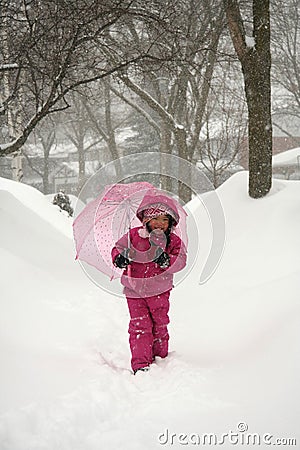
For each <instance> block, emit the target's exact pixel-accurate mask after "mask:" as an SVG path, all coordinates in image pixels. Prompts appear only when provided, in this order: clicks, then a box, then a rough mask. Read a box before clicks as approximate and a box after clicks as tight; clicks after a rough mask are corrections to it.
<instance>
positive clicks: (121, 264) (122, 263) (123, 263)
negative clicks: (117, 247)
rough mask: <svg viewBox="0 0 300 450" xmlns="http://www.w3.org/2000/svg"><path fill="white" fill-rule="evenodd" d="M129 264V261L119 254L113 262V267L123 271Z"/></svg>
mask: <svg viewBox="0 0 300 450" xmlns="http://www.w3.org/2000/svg"><path fill="white" fill-rule="evenodd" d="M125 254H126V253H125ZM129 263H130V261H129V259H128V258H127V257H126V256H124V255H123V254H122V253H119V254H118V255H117V256H116V257H115V260H114V266H116V267H118V268H119V269H125V268H126V267H127V266H128V264H129Z"/></svg>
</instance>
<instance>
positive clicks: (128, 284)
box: [111, 227, 186, 297]
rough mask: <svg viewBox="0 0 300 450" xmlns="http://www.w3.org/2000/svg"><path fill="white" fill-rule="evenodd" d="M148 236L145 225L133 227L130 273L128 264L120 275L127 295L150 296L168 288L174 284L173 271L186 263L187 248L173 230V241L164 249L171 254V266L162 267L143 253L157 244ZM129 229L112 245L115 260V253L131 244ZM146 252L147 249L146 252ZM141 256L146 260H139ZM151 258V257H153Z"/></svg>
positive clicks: (181, 267) (120, 251) (131, 231)
mask: <svg viewBox="0 0 300 450" xmlns="http://www.w3.org/2000/svg"><path fill="white" fill-rule="evenodd" d="M144 236H145V229H144V228H143V227H136V228H133V229H131V230H130V242H131V249H132V250H131V251H132V253H133V257H132V259H133V260H132V261H131V264H130V266H131V268H130V271H131V274H130V276H129V270H128V268H126V269H124V272H123V274H122V277H121V283H122V284H123V286H124V294H125V295H126V296H127V297H151V296H154V295H159V294H161V293H162V292H166V291H169V290H171V289H172V287H173V274H174V273H175V272H179V271H180V270H182V269H183V268H184V267H185V265H186V248H185V246H184V244H183V242H182V240H181V239H180V238H179V237H178V236H177V235H176V234H174V233H171V234H170V244H169V246H168V248H167V249H164V250H165V251H166V252H167V253H168V255H169V256H170V266H169V267H168V268H167V269H162V268H161V267H160V266H159V265H158V264H156V263H154V262H153V261H150V260H149V257H147V258H145V257H143V256H141V255H143V253H139V252H147V251H149V253H147V254H150V253H151V251H152V250H153V257H154V252H155V247H154V246H153V247H152V248H151V244H150V241H149V235H146V237H144ZM128 244H129V242H128V233H127V234H126V235H124V236H123V237H122V238H121V239H120V240H119V241H118V242H117V243H116V245H115V247H114V248H113V249H112V252H111V255H112V260H113V261H114V260H115V258H116V256H117V255H118V254H119V253H122V251H123V250H124V249H126V248H128ZM145 254H146V253H144V255H145ZM139 259H141V260H142V261H145V259H146V260H147V259H148V261H146V262H138V260H139ZM151 259H152V258H151Z"/></svg>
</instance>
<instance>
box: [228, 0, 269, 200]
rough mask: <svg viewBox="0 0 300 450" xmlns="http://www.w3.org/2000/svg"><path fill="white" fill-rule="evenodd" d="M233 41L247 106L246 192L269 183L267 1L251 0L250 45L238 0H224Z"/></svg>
mask: <svg viewBox="0 0 300 450" xmlns="http://www.w3.org/2000/svg"><path fill="white" fill-rule="evenodd" d="M224 3H225V8H226V15H227V23H228V27H229V30H230V33H231V38H232V42H233V45H234V48H235V51H236V53H237V55H238V58H239V60H240V62H241V64H242V70H243V75H244V82H245V93H246V100H247V106H248V133H249V195H250V197H253V198H260V197H264V196H265V195H266V194H267V193H268V192H269V190H270V189H271V186H272V119H271V80H270V70H271V52H270V1H269V0H253V39H254V42H253V46H251V45H250V46H249V45H248V44H249V43H248V42H247V37H246V34H245V29H244V24H243V21H242V17H241V13H240V9H239V5H238V2H237V0H224Z"/></svg>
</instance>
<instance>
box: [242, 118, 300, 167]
mask: <svg viewBox="0 0 300 450" xmlns="http://www.w3.org/2000/svg"><path fill="white" fill-rule="evenodd" d="M272 120H273V124H272V125H273V139H272V145H273V156H275V155H278V154H280V153H282V152H286V151H287V150H291V149H295V148H298V147H300V118H299V117H296V116H294V115H290V114H287V113H285V112H282V113H276V114H274V115H273V117H272ZM248 152H249V151H248V139H247V138H245V139H244V141H243V143H242V145H241V151H240V164H241V166H243V167H244V168H245V169H246V170H248Z"/></svg>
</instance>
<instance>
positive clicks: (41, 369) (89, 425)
mask: <svg viewBox="0 0 300 450" xmlns="http://www.w3.org/2000/svg"><path fill="white" fill-rule="evenodd" d="M217 193H218V196H219V198H220V200H221V203H222V206H223V209H224V214H225V218H226V246H225V251H224V254H223V258H222V260H221V262H220V264H219V266H218V268H217V270H216V272H215V273H214V275H213V276H212V277H211V278H210V280H209V281H208V282H207V283H206V284H204V285H199V272H200V270H201V267H202V264H203V255H204V254H205V253H206V252H207V251H208V245H209V244H208V243H209V242H210V239H211V236H210V229H209V227H208V226H207V218H206V217H205V213H204V210H203V208H200V207H198V206H197V204H193V201H192V202H191V203H190V204H189V205H188V206H189V209H190V210H191V211H193V214H194V217H195V220H196V222H197V225H198V226H199V232H200V241H201V243H202V246H201V248H200V255H199V260H198V261H197V262H196V264H195V266H194V267H193V270H192V271H191V272H190V273H189V275H188V276H187V277H186V278H185V279H184V281H183V282H182V283H181V284H179V285H178V286H177V287H176V289H174V291H173V292H172V294H171V304H172V307H171V312H170V317H171V326H170V335H171V341H170V347H171V353H170V356H169V357H168V358H167V359H166V360H160V361H158V362H157V364H155V365H153V366H152V368H151V370H150V372H149V373H146V374H139V375H138V376H135V377H134V376H132V375H131V373H130V371H129V367H130V365H129V360H130V354H129V347H128V342H127V341H128V337H127V326H128V313H127V307H126V304H125V301H124V300H122V299H120V298H119V297H118V298H115V297H113V296H112V295H110V294H108V293H106V292H104V291H102V290H100V289H99V288H98V287H97V286H95V285H93V283H92V282H91V281H90V280H89V279H88V278H87V277H86V276H85V275H84V273H83V272H82V270H81V268H80V267H79V265H78V263H77V262H75V260H74V258H75V252H74V248H73V242H72V238H71V236H72V227H71V223H72V220H71V219H70V218H68V217H66V216H65V215H64V214H63V213H61V212H60V211H59V210H58V209H57V207H55V206H53V205H52V204H51V203H50V201H49V199H48V198H47V197H45V196H43V195H42V194H41V193H39V192H38V191H36V190H35V189H33V188H31V187H29V186H26V185H22V184H17V183H15V182H12V181H8V180H4V179H0V220H1V234H0V257H1V300H0V336H1V340H0V352H1V375H0V380H1V383H0V399H1V402H0V444H1V445H0V447H1V450H21V449H22V450H23V449H24V448H26V450H33V449H38V450H53V449H54V448H57V449H58V448H59V449H60V450H67V449H68V450H69V449H71V448H72V449H74V450H81V449H82V450H83V449H84V450H96V449H97V450H98V449H102V448H103V449H104V448H109V449H120V448H125V449H129V448H130V449H141V448H143V449H156V448H163V447H167V448H168V447H170V448H182V447H183V445H185V446H187V444H191V445H194V446H195V442H196V440H195V439H196V438H197V437H198V438H200V437H201V436H202V434H203V433H213V434H214V435H215V438H216V437H218V438H219V439H221V435H222V434H230V431H231V432H233V433H236V434H237V438H236V439H240V440H241V439H242V437H244V438H245V437H246V433H257V434H259V436H263V435H264V434H266V433H267V434H269V435H270V436H272V438H270V439H271V441H269V442H271V443H272V444H274V445H275V443H276V442H275V439H278V438H281V439H283V438H293V439H297V441H298V445H299V442H300V434H299V427H298V422H299V409H300V408H299V404H300V402H299V387H298V385H299V383H298V378H299V344H298V343H299V337H300V336H299V334H300V332H299V330H300V326H299V325H300V323H299V322H300V320H299V319H300V314H299V287H300V281H299V280H300V252H299V248H300V233H299V229H300V206H299V197H300V182H297V181H281V180H280V181H278V180H273V188H272V191H271V192H270V194H269V195H268V196H267V197H265V198H263V199H260V200H253V199H250V198H249V197H248V196H247V173H246V172H241V173H238V174H236V175H234V176H233V177H231V178H230V179H229V180H228V181H227V182H226V183H224V184H223V185H222V186H221V187H220V188H219V189H218V190H217ZM241 424H244V428H242V427H241ZM180 433H183V435H182V436H181V435H180ZM180 436H181V437H180ZM226 439H227V441H226V443H224V445H223V448H226V449H229V448H231V447H232V446H235V447H236V448H241V446H240V445H237V444H233V443H232V442H230V441H229V437H227V438H226ZM193 440H194V441H193ZM220 442H221V441H220V440H219V441H218V446H219V447H221V445H220ZM240 442H241V441H240ZM215 445H217V444H216V442H215ZM269 445H270V444H267V443H265V444H264V443H263V442H262V443H261V445H260V448H269ZM244 447H245V445H244V446H243V448H244ZM247 447H248V448H251V447H253V448H254V447H257V445H256V446H255V445H254V444H253V445H248V446H247ZM285 448H295V445H294V446H292V444H291V445H290V446H288V445H286V446H285Z"/></svg>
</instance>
